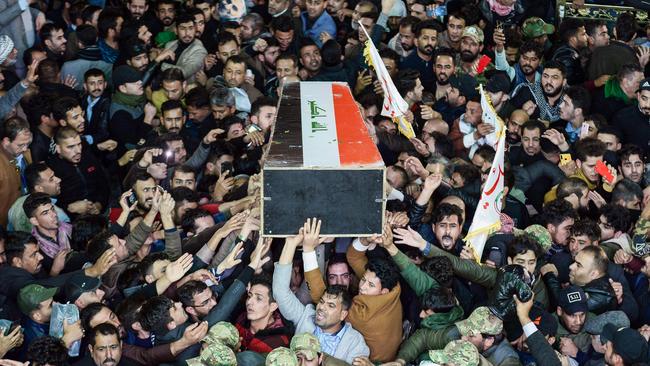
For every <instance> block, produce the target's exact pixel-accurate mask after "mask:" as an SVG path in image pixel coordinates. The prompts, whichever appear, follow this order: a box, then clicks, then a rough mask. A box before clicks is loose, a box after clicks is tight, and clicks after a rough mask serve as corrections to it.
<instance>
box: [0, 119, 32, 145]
mask: <svg viewBox="0 0 650 366" xmlns="http://www.w3.org/2000/svg"><path fill="white" fill-rule="evenodd" d="M23 131H29V123H27V121H25V120H24V119H22V118H20V117H11V118H9V119H7V120H6V121H5V122H4V123H2V124H1V125H0V138H3V139H4V138H5V137H6V138H8V139H9V141H14V140H15V139H16V137H17V136H18V134H19V133H21V132H23Z"/></svg>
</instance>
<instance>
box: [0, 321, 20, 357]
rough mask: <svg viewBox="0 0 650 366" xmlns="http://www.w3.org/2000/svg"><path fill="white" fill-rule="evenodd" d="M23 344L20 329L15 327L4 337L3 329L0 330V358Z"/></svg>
mask: <svg viewBox="0 0 650 366" xmlns="http://www.w3.org/2000/svg"><path fill="white" fill-rule="evenodd" d="M22 344H23V332H22V329H21V327H15V328H14V329H13V330H12V331H11V332H9V334H7V335H5V329H4V328H0V357H3V356H4V355H6V354H7V352H9V351H10V350H12V349H14V348H17V347H20V346H21V345H22Z"/></svg>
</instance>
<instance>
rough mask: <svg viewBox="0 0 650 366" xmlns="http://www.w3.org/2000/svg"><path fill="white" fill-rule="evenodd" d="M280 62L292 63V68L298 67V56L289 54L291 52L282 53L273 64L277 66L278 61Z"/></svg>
mask: <svg viewBox="0 0 650 366" xmlns="http://www.w3.org/2000/svg"><path fill="white" fill-rule="evenodd" d="M280 60H291V61H293V66H294V67H296V66H298V64H299V61H298V56H296V54H294V53H291V52H283V53H281V54H280V56H278V58H277V59H276V60H275V63H276V64H277V63H278V61H280Z"/></svg>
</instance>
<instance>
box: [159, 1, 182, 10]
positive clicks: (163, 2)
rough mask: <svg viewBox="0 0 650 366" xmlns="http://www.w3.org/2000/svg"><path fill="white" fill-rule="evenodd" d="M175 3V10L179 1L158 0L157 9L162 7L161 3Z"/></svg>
mask: <svg viewBox="0 0 650 366" xmlns="http://www.w3.org/2000/svg"><path fill="white" fill-rule="evenodd" d="M163 4H164V5H173V6H174V10H177V9H178V3H177V2H176V1H175V0H158V1H156V10H158V8H159V7H160V5H163Z"/></svg>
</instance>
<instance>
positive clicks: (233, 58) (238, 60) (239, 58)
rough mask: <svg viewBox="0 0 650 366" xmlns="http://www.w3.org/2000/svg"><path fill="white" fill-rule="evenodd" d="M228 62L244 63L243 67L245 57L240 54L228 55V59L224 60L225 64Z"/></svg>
mask: <svg viewBox="0 0 650 366" xmlns="http://www.w3.org/2000/svg"><path fill="white" fill-rule="evenodd" d="M228 63H231V64H238V65H244V68H246V59H245V58H244V56H242V55H233V56H230V57H228V60H226V63H225V64H228ZM224 66H225V65H224Z"/></svg>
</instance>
